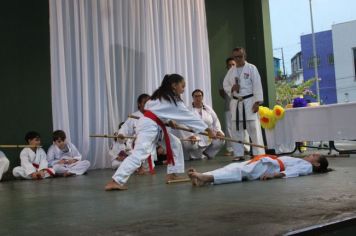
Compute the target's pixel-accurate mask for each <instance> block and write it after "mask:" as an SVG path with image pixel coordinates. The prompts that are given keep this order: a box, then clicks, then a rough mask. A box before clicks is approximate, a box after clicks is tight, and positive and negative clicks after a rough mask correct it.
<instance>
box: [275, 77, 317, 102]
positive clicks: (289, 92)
mask: <svg viewBox="0 0 356 236" xmlns="http://www.w3.org/2000/svg"><path fill="white" fill-rule="evenodd" d="M314 82H315V79H310V80H307V81H304V82H303V83H301V84H298V85H296V84H295V80H292V81H286V80H280V81H276V93H277V97H276V103H277V104H278V105H281V106H283V107H284V106H286V105H287V104H290V103H292V102H293V99H294V98H297V97H302V96H304V95H308V96H310V97H312V98H315V97H316V95H315V94H314V93H313V92H312V91H311V90H310V87H311V86H312V85H313V84H314Z"/></svg>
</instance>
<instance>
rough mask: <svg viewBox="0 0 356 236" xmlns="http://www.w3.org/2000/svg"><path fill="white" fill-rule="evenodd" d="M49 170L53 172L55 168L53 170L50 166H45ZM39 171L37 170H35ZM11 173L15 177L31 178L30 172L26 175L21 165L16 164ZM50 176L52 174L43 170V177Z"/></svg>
mask: <svg viewBox="0 0 356 236" xmlns="http://www.w3.org/2000/svg"><path fill="white" fill-rule="evenodd" d="M47 169H48V170H49V171H51V172H52V173H53V174H54V173H55V170H53V169H52V168H47ZM37 171H39V170H37ZM12 174H13V175H14V176H15V177H16V178H23V179H32V176H31V174H30V175H27V174H26V171H25V168H23V167H22V166H17V167H15V168H14V169H13V170H12ZM49 177H52V175H50V173H48V172H47V171H45V175H44V177H43V178H49Z"/></svg>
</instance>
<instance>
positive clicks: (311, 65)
mask: <svg viewBox="0 0 356 236" xmlns="http://www.w3.org/2000/svg"><path fill="white" fill-rule="evenodd" d="M316 61H317V64H318V66H320V57H319V56H317V57H316ZM308 68H314V57H313V56H311V57H309V59H308Z"/></svg>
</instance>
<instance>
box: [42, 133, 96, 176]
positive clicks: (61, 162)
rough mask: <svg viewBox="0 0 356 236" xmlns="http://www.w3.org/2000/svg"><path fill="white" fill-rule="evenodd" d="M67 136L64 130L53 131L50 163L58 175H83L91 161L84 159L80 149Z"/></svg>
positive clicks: (48, 155) (48, 157)
mask: <svg viewBox="0 0 356 236" xmlns="http://www.w3.org/2000/svg"><path fill="white" fill-rule="evenodd" d="M66 138H67V137H66V134H65V132H64V131H63V130H56V131H54V132H53V144H52V146H51V147H50V148H49V149H48V152H47V160H48V163H49V165H50V166H51V167H53V169H54V170H55V171H56V173H57V174H58V175H63V176H64V177H67V176H72V175H82V174H84V173H85V172H86V171H87V170H88V169H89V167H90V162H89V161H88V160H82V155H81V154H80V153H79V151H78V149H77V148H76V147H75V146H74V144H72V143H70V142H68V141H66Z"/></svg>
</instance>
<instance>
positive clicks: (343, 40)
mask: <svg viewBox="0 0 356 236" xmlns="http://www.w3.org/2000/svg"><path fill="white" fill-rule="evenodd" d="M332 37H333V47H334V60H335V78H336V90H337V100H338V101H339V102H351V101H356V21H350V22H345V23H340V24H335V25H333V26H332Z"/></svg>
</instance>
